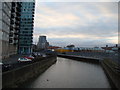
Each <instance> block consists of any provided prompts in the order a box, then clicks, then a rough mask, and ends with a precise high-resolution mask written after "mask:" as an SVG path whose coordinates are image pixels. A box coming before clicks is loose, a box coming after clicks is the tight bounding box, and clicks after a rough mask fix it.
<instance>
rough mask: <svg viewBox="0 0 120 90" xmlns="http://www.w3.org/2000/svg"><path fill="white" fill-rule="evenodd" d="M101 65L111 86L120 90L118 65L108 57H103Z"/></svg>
mask: <svg viewBox="0 0 120 90" xmlns="http://www.w3.org/2000/svg"><path fill="white" fill-rule="evenodd" d="M101 66H102V67H103V69H104V71H105V73H106V75H107V77H108V79H109V80H110V82H111V83H112V84H113V87H114V88H116V89H118V90H120V85H119V84H120V65H119V64H118V63H116V62H113V61H112V60H110V59H105V60H103V61H101Z"/></svg>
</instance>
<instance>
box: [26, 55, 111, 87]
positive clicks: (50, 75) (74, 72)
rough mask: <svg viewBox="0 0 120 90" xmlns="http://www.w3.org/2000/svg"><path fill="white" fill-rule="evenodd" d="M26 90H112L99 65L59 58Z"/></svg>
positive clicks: (28, 84) (28, 85)
mask: <svg viewBox="0 0 120 90" xmlns="http://www.w3.org/2000/svg"><path fill="white" fill-rule="evenodd" d="M24 87H26V88H110V87H111V86H110V84H109V81H108V79H107V77H106V75H105V73H104V71H103V69H102V67H101V66H100V65H98V64H92V63H86V62H81V61H75V60H70V59H66V58H59V57H58V58H57V62H56V64H54V65H52V66H51V67H50V68H49V69H48V70H46V71H45V72H44V73H43V74H42V75H40V76H39V77H37V78H36V79H34V80H32V81H31V82H29V83H26V85H24Z"/></svg>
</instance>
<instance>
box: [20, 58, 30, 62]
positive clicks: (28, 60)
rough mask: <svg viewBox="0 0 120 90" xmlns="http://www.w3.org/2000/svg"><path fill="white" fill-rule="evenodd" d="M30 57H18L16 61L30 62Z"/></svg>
mask: <svg viewBox="0 0 120 90" xmlns="http://www.w3.org/2000/svg"><path fill="white" fill-rule="evenodd" d="M31 61H32V59H28V58H26V57H22V58H18V62H31Z"/></svg>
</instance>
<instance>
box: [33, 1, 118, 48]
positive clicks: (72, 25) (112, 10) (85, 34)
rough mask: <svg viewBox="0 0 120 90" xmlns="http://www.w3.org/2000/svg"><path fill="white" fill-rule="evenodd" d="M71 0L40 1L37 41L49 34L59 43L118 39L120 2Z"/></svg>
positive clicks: (86, 43) (99, 43)
mask: <svg viewBox="0 0 120 90" xmlns="http://www.w3.org/2000/svg"><path fill="white" fill-rule="evenodd" d="M57 1H58V0H57ZM67 1H68V0H66V2H62V1H59V2H40V1H36V9H35V22H34V26H35V27H34V39H33V40H34V41H33V42H34V43H37V42H38V37H39V35H45V36H47V40H48V42H49V43H50V44H51V45H56V46H66V45H68V44H74V45H75V46H85V47H86V46H87V47H91V46H104V45H106V44H116V43H118V3H117V2H92V1H91V2H67ZM71 1H72V0H71ZM76 1H77V0H76ZM100 1H102V0H100ZM107 1H108V0H107ZM109 1H110V0H109ZM112 1H115V0H112Z"/></svg>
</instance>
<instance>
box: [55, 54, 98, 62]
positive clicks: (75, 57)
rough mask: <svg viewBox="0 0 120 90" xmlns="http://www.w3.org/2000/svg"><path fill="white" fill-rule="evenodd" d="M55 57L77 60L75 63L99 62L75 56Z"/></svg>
mask: <svg viewBox="0 0 120 90" xmlns="http://www.w3.org/2000/svg"><path fill="white" fill-rule="evenodd" d="M57 56H58V57H63V58H69V59H74V60H77V61H83V62H91V63H99V60H98V59H94V58H85V57H77V56H72V55H57Z"/></svg>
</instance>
